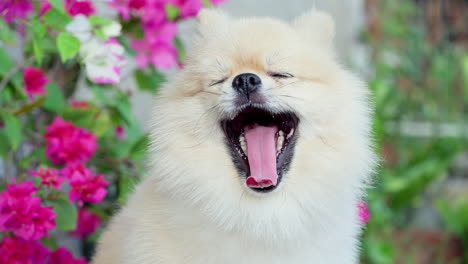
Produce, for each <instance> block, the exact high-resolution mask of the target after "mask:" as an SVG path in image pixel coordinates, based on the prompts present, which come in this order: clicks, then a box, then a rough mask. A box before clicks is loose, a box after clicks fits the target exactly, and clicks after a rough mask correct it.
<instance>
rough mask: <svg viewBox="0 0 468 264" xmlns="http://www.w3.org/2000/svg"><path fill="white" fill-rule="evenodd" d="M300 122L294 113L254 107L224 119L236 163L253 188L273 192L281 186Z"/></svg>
mask: <svg viewBox="0 0 468 264" xmlns="http://www.w3.org/2000/svg"><path fill="white" fill-rule="evenodd" d="M298 123H299V118H298V117H297V116H296V115H295V114H294V113H292V112H286V113H273V112H269V111H267V110H263V109H259V108H253V107H248V108H245V109H244V110H242V111H241V112H240V113H238V114H237V116H236V117H234V118H233V119H231V120H222V121H221V127H222V128H223V130H224V133H225V134H226V143H227V145H228V147H229V149H230V152H231V155H232V159H233V161H234V164H235V165H236V167H237V169H238V170H239V172H240V174H241V175H243V176H245V177H246V185H247V186H248V187H250V188H251V189H252V190H254V191H257V192H270V191H272V190H274V189H275V188H276V187H277V186H278V184H279V183H280V181H281V178H282V176H283V174H284V173H285V172H287V170H288V169H289V166H290V163H291V160H292V156H293V151H294V145H295V143H296V138H297V135H296V134H297V132H296V131H297V125H298Z"/></svg>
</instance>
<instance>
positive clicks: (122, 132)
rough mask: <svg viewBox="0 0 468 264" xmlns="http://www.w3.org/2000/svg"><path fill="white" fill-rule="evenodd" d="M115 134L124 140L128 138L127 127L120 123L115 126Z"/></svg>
mask: <svg viewBox="0 0 468 264" xmlns="http://www.w3.org/2000/svg"><path fill="white" fill-rule="evenodd" d="M115 135H116V136H117V138H118V139H120V140H124V139H125V138H127V132H126V131H125V127H123V126H122V125H118V126H117V127H116V128H115Z"/></svg>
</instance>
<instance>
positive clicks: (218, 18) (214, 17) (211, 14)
mask: <svg viewBox="0 0 468 264" xmlns="http://www.w3.org/2000/svg"><path fill="white" fill-rule="evenodd" d="M197 20H198V23H199V28H200V32H201V33H202V35H208V34H212V33H216V32H222V31H223V28H224V29H226V25H227V24H228V22H229V20H230V17H229V15H228V14H226V13H225V12H223V11H221V10H219V9H213V8H209V9H208V8H204V9H202V10H201V11H200V13H198V16H197Z"/></svg>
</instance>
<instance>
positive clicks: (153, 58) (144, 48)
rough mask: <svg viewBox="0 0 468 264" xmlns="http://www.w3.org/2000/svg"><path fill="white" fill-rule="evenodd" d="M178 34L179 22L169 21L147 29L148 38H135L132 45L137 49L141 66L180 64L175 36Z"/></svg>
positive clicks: (168, 67) (160, 66) (165, 67)
mask: <svg viewBox="0 0 468 264" xmlns="http://www.w3.org/2000/svg"><path fill="white" fill-rule="evenodd" d="M176 34H177V24H175V23H173V22H167V23H165V24H163V25H160V27H159V28H155V29H153V28H147V29H145V35H146V36H149V37H148V38H146V39H141V40H134V41H133V42H132V47H133V48H134V49H135V50H137V52H138V54H137V56H136V60H137V64H138V66H139V67H141V68H144V67H146V66H148V64H154V66H156V67H158V68H164V69H170V68H172V67H174V66H176V65H177V64H178V55H177V47H176V46H175V44H174V38H175V36H176Z"/></svg>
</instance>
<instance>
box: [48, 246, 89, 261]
mask: <svg viewBox="0 0 468 264" xmlns="http://www.w3.org/2000/svg"><path fill="white" fill-rule="evenodd" d="M45 264H86V260H85V259H84V258H75V257H74V256H73V254H72V253H71V252H70V251H69V250H68V249H66V248H65V247H59V248H58V249H57V250H55V251H54V252H53V253H52V254H50V256H49V259H48V261H47V262H45Z"/></svg>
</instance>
